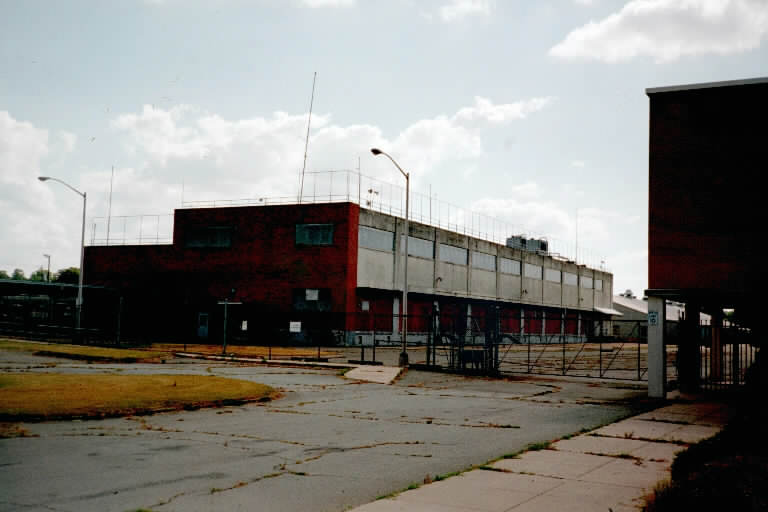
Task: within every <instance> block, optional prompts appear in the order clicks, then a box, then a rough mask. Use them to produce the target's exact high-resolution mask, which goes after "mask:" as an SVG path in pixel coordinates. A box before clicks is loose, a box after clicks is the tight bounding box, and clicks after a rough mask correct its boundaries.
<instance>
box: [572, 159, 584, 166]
mask: <svg viewBox="0 0 768 512" xmlns="http://www.w3.org/2000/svg"><path fill="white" fill-rule="evenodd" d="M585 165H586V164H585V162H584V160H574V161H572V162H571V167H584V166H585Z"/></svg>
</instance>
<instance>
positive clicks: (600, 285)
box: [595, 279, 603, 291]
mask: <svg viewBox="0 0 768 512" xmlns="http://www.w3.org/2000/svg"><path fill="white" fill-rule="evenodd" d="M595 290H599V291H602V290H603V280H602V279H595Z"/></svg>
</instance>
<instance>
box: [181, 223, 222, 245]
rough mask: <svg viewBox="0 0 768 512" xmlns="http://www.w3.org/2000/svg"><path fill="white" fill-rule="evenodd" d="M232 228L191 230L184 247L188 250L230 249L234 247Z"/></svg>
mask: <svg viewBox="0 0 768 512" xmlns="http://www.w3.org/2000/svg"><path fill="white" fill-rule="evenodd" d="M233 231H234V229H233V228H232V227H231V226H205V227H195V228H191V229H189V230H188V231H187V232H186V235H185V238H184V247H187V248H194V249H198V248H228V247H232V232H233Z"/></svg>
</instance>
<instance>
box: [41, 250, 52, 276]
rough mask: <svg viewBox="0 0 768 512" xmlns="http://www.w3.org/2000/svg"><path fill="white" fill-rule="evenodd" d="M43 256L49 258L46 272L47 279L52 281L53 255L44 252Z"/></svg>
mask: <svg viewBox="0 0 768 512" xmlns="http://www.w3.org/2000/svg"><path fill="white" fill-rule="evenodd" d="M43 258H48V273H47V274H46V278H47V279H46V281H48V282H49V283H50V282H51V255H50V254H43Z"/></svg>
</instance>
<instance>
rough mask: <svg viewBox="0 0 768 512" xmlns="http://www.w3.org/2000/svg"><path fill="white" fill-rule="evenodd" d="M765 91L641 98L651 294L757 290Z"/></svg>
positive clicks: (764, 87) (761, 281) (767, 157)
mask: <svg viewBox="0 0 768 512" xmlns="http://www.w3.org/2000/svg"><path fill="white" fill-rule="evenodd" d="M766 172H768V84H753V85H741V86H730V87H715V88H707V89H697V90H688V91H674V92H662V93H653V94H650V137H649V218H648V222H649V227H648V246H649V247H648V249H649V258H648V265H649V268H648V280H649V288H651V289H683V290H694V291H707V292H714V293H716V294H720V295H722V294H726V295H730V296H743V295H745V294H747V295H749V294H752V293H755V292H756V291H757V290H759V288H760V287H762V286H764V285H765V283H766V281H765V276H766V273H765V265H764V264H763V262H762V258H761V256H762V246H763V245H765V244H764V240H763V239H764V238H765V233H766V229H765V226H766V224H765V221H766V214H765V203H766V194H765V192H766V191H765V188H764V186H763V182H765V175H766Z"/></svg>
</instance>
